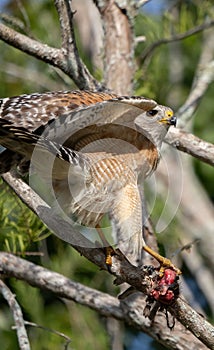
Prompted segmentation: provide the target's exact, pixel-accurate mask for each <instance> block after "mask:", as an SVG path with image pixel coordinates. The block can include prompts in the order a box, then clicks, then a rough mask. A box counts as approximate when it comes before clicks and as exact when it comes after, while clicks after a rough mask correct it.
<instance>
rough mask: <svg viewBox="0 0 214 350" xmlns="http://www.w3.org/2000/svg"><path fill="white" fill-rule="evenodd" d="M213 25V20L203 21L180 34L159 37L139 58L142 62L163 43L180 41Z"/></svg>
mask: <svg viewBox="0 0 214 350" xmlns="http://www.w3.org/2000/svg"><path fill="white" fill-rule="evenodd" d="M213 25H214V20H211V21H207V22H205V23H202V24H200V25H198V26H196V27H194V28H191V29H190V30H188V31H186V32H185V33H181V34H177V35H173V36H171V37H170V38H163V39H160V40H158V41H156V42H154V43H153V44H152V45H150V46H149V47H147V48H146V49H145V50H144V52H143V53H142V55H141V60H142V61H143V62H146V61H148V59H149V58H150V57H151V55H152V54H153V51H154V50H155V49H156V48H157V47H159V46H161V45H163V44H170V43H173V42H175V41H180V40H183V39H186V38H189V37H190V36H192V35H195V34H198V33H200V32H202V31H203V30H205V29H208V28H210V27H212V26H213Z"/></svg>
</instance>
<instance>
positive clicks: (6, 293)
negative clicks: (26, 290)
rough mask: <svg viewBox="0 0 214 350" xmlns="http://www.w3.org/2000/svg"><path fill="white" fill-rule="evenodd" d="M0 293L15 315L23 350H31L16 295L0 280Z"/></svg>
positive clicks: (19, 340) (20, 344)
mask: <svg viewBox="0 0 214 350" xmlns="http://www.w3.org/2000/svg"><path fill="white" fill-rule="evenodd" d="M0 291H1V293H2V295H3V297H4V298H5V300H7V302H8V305H9V307H10V309H11V311H12V313H13V318H14V322H15V325H16V332H17V337H18V342H19V346H20V349H21V350H30V343H29V340H28V336H27V332H26V329H25V324H24V320H23V314H22V310H21V308H20V306H19V304H18V303H17V301H16V298H15V296H14V294H13V293H12V292H11V291H10V289H9V288H8V287H7V286H6V284H5V283H4V282H3V281H2V280H1V279H0Z"/></svg>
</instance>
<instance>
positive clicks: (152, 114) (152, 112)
mask: <svg viewBox="0 0 214 350" xmlns="http://www.w3.org/2000/svg"><path fill="white" fill-rule="evenodd" d="M157 113H158V111H157V110H156V109H151V110H150V111H148V112H146V114H147V115H148V116H149V117H154V115H156V114H157Z"/></svg>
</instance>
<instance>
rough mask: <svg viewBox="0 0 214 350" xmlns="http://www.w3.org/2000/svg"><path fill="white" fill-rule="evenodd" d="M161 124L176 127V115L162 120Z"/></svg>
mask: <svg viewBox="0 0 214 350" xmlns="http://www.w3.org/2000/svg"><path fill="white" fill-rule="evenodd" d="M160 122H161V123H164V124H167V125H173V126H176V122H177V118H176V116H175V115H169V116H168V117H165V118H162V119H161V120H160Z"/></svg>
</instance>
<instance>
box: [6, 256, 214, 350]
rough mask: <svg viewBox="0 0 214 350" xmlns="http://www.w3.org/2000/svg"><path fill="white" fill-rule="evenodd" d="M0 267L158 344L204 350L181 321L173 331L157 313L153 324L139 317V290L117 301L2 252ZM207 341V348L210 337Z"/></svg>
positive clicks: (142, 302)
mask: <svg viewBox="0 0 214 350" xmlns="http://www.w3.org/2000/svg"><path fill="white" fill-rule="evenodd" d="M0 269H1V271H2V272H4V273H5V274H6V275H8V276H11V277H15V278H18V279H21V280H25V281H26V282H27V283H29V284H30V285H32V286H35V287H38V288H41V289H45V290H48V291H51V292H52V293H54V294H55V295H56V296H58V297H63V298H66V299H70V300H73V301H75V302H77V303H79V304H82V305H85V306H87V307H90V308H92V309H93V310H96V311H97V312H99V314H101V315H103V316H105V317H113V318H115V319H117V320H124V321H125V322H127V323H128V324H129V325H132V326H133V327H135V328H137V329H139V330H141V331H144V332H146V333H147V334H149V335H150V336H152V337H153V338H154V339H157V340H158V341H161V343H162V344H165V345H166V346H168V347H169V348H170V349H177V350H178V349H180V348H181V347H182V349H183V350H194V349H196V348H197V349H198V350H202V349H206V347H205V346H204V345H203V344H202V343H200V342H199V341H198V339H197V338H195V337H194V336H193V335H192V334H191V333H190V332H189V331H188V330H187V329H185V328H184V327H182V326H181V324H179V323H177V324H176V325H175V328H174V330H173V332H171V331H170V330H169V329H168V328H167V327H163V322H165V320H164V318H163V317H164V316H163V315H162V314H158V315H157V317H156V319H155V323H151V322H150V321H149V320H148V319H145V317H144V316H143V309H144V307H145V299H144V297H143V296H142V295H141V294H139V293H136V294H133V296H132V297H129V298H126V299H125V300H122V301H119V300H118V299H117V298H115V297H113V296H110V295H109V294H106V293H102V292H99V291H97V290H94V289H92V288H89V287H86V286H84V285H82V284H80V283H77V282H73V281H71V280H69V279H68V278H66V277H64V276H62V275H60V274H58V273H56V272H52V271H50V270H48V269H45V268H43V267H41V266H37V265H35V264H33V263H31V262H29V261H26V260H24V259H21V258H19V257H16V256H14V255H11V254H8V253H5V252H1V253H0ZM182 308H185V311H186V312H187V313H189V312H190V310H191V308H190V307H189V306H188V305H187V304H185V303H184V302H183V301H181V300H180V301H179V302H178V303H176V310H178V312H180V313H181V314H182ZM188 315H189V314H188ZM196 315H197V318H196V319H197V324H198V327H199V325H200V326H201V327H202V325H201V321H203V326H204V327H208V328H207V329H206V332H208V335H210V333H209V332H210V325H209V324H207V322H206V321H205V320H204V319H203V318H202V317H200V316H199V315H198V314H196V313H194V314H192V316H194V317H196ZM189 316H190V315H189ZM194 322H195V318H194ZM199 336H200V334H199ZM207 343H208V347H209V346H210V344H211V339H210V341H209V342H207Z"/></svg>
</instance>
